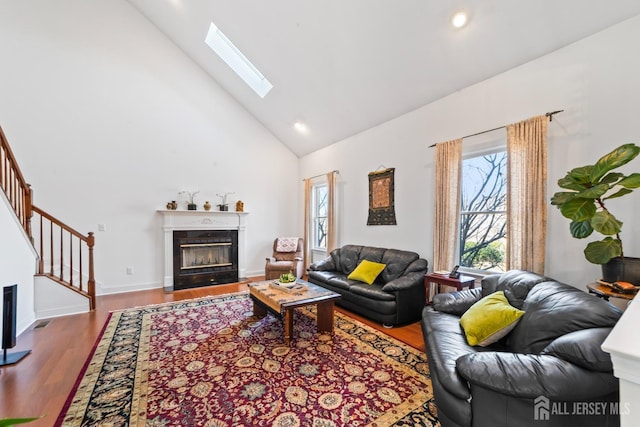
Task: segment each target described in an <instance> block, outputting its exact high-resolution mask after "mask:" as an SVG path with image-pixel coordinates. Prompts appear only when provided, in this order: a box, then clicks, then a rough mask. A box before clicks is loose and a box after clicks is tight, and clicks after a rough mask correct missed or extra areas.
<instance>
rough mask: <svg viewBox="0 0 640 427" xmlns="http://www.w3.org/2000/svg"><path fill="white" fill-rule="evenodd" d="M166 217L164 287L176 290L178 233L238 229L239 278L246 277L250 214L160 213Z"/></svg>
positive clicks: (165, 210)
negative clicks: (174, 274) (174, 244)
mask: <svg viewBox="0 0 640 427" xmlns="http://www.w3.org/2000/svg"><path fill="white" fill-rule="evenodd" d="M157 212H158V213H160V214H161V215H162V216H163V225H162V230H163V232H164V280H163V283H164V288H165V290H168V291H172V290H173V232H174V231H175V230H179V231H184V230H238V277H239V278H241V277H246V271H247V265H246V257H245V252H246V245H245V228H246V224H245V220H246V216H247V215H248V214H249V212H221V211H189V210H168V209H159V210H158V211H157Z"/></svg>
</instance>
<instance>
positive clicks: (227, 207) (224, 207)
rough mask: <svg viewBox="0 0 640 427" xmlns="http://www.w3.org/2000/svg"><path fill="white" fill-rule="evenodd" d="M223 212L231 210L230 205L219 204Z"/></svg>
mask: <svg viewBox="0 0 640 427" xmlns="http://www.w3.org/2000/svg"><path fill="white" fill-rule="evenodd" d="M218 207H219V208H220V211H221V212H226V211H228V210H229V205H218Z"/></svg>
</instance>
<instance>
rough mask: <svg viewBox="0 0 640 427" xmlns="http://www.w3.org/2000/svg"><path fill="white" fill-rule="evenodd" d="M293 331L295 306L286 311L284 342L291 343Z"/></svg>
mask: <svg viewBox="0 0 640 427" xmlns="http://www.w3.org/2000/svg"><path fill="white" fill-rule="evenodd" d="M292 331H293V308H287V309H286V310H285V311H284V342H285V343H286V344H287V345H289V343H290V342H291V333H292Z"/></svg>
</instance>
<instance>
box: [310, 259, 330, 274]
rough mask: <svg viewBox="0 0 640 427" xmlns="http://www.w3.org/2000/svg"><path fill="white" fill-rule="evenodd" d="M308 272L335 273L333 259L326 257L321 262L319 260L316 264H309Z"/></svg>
mask: <svg viewBox="0 0 640 427" xmlns="http://www.w3.org/2000/svg"><path fill="white" fill-rule="evenodd" d="M309 270H314V271H335V270H336V265H335V263H334V262H333V258H332V257H327V258H325V259H323V260H320V261H318V262H314V263H313V264H311V265H310V266H309Z"/></svg>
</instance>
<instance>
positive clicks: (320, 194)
mask: <svg viewBox="0 0 640 427" xmlns="http://www.w3.org/2000/svg"><path fill="white" fill-rule="evenodd" d="M328 194H329V192H328V188H327V185H326V184H319V185H315V186H314V187H313V205H312V206H313V222H312V227H313V230H312V232H313V249H322V250H326V249H327V201H328V200H327V197H328Z"/></svg>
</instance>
